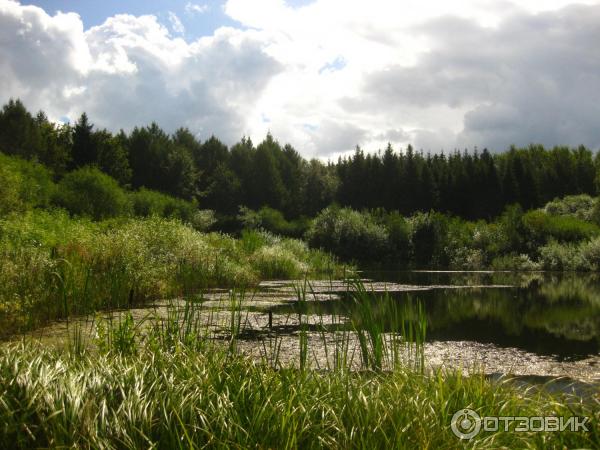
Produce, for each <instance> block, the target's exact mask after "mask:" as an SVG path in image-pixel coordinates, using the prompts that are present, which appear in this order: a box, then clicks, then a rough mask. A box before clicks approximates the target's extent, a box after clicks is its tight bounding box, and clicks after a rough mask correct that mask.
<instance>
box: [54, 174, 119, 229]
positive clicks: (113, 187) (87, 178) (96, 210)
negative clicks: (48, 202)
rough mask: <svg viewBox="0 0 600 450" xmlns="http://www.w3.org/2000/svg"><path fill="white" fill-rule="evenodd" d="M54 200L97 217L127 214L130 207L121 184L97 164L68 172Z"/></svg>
mask: <svg viewBox="0 0 600 450" xmlns="http://www.w3.org/2000/svg"><path fill="white" fill-rule="evenodd" d="M54 201H55V202H56V204H57V205H59V206H62V207H64V208H65V209H67V210H68V211H69V212H71V213H72V214H77V215H83V216H89V217H92V218H93V219H95V220H101V219H106V218H109V217H117V216H123V215H128V214H129V212H130V207H131V205H130V203H129V199H128V198H127V195H126V193H125V192H124V191H123V190H122V189H121V188H120V187H119V184H118V183H117V182H116V181H115V180H114V179H113V178H111V177H109V176H108V175H106V174H104V173H102V172H100V171H99V170H98V169H96V168H94V167H83V168H81V169H77V170H75V171H73V172H70V173H69V174H67V175H66V176H65V177H64V178H63V179H62V180H61V181H60V183H59V184H58V189H57V192H56V195H55V200H54Z"/></svg>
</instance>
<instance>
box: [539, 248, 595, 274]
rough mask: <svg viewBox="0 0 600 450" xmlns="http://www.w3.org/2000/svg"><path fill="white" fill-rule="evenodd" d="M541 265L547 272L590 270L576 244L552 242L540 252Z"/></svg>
mask: <svg viewBox="0 0 600 450" xmlns="http://www.w3.org/2000/svg"><path fill="white" fill-rule="evenodd" d="M539 253H540V265H541V266H542V268H543V269H545V270H588V269H589V266H588V265H587V262H586V260H585V258H583V255H582V253H581V251H580V249H579V246H577V245H575V244H561V243H559V242H556V241H551V242H550V243H548V244H547V245H544V246H543V247H541V248H540V250H539Z"/></svg>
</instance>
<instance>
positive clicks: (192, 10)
mask: <svg viewBox="0 0 600 450" xmlns="http://www.w3.org/2000/svg"><path fill="white" fill-rule="evenodd" d="M206 11H208V5H207V4H202V5H198V4H196V3H192V2H187V3H186V4H185V12H187V13H188V14H204V13H205V12H206Z"/></svg>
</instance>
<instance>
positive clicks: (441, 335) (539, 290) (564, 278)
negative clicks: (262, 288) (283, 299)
mask: <svg viewBox="0 0 600 450" xmlns="http://www.w3.org/2000/svg"><path fill="white" fill-rule="evenodd" d="M362 276H364V277H366V278H369V279H372V280H374V281H386V282H393V283H399V284H409V285H417V286H429V287H432V289H430V290H425V291H415V292H391V293H389V294H388V298H387V299H382V296H381V295H379V296H377V295H376V296H375V297H376V298H374V299H373V308H377V314H378V315H379V316H380V317H381V318H382V320H386V319H387V318H389V317H390V316H391V315H393V314H395V311H397V310H398V308H397V304H398V303H403V302H405V301H408V299H410V301H412V302H414V301H419V302H421V303H422V305H423V309H424V313H425V317H426V320H427V339H426V340H427V341H429V342H433V341H473V342H479V343H491V344H494V345H496V346H498V347H512V348H518V349H522V350H525V351H527V352H530V353H535V354H537V355H544V356H552V357H553V358H554V359H556V360H559V361H577V360H581V359H584V358H587V357H590V356H594V355H598V354H600V276H598V275H582V274H566V275H564V274H548V273H520V274H515V273H465V272H461V273H448V272H446V273H440V272H436V273H430V272H429V273H428V272H369V273H363V274H362ZM483 286H486V287H483ZM490 286H497V287H490ZM502 286H504V287H502ZM294 307H296V308H297V306H282V307H280V309H285V308H294ZM305 307H306V308H309V309H310V311H308V312H309V313H317V314H331V313H336V314H341V315H348V316H353V315H355V314H357V312H356V311H353V309H352V308H353V307H352V302H348V301H345V299H344V298H339V299H334V300H326V301H320V302H311V303H310V305H308V306H305ZM278 312H283V311H281V310H280V311H278Z"/></svg>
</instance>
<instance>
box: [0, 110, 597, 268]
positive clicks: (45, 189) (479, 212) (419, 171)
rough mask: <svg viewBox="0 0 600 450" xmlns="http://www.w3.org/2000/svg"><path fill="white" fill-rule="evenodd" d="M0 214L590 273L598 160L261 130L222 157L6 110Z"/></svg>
mask: <svg viewBox="0 0 600 450" xmlns="http://www.w3.org/2000/svg"><path fill="white" fill-rule="evenodd" d="M0 163H1V164H0V180H2V183H0V213H5V214H6V213H8V212H10V211H19V210H20V211H23V210H27V209H31V208H38V209H39V208H42V209H48V208H50V209H52V208H62V209H66V210H67V211H68V212H70V213H71V214H73V215H75V216H83V217H90V218H92V219H93V220H104V219H110V218H112V217H122V216H136V217H148V216H156V215H157V216H161V217H165V218H176V219H179V220H182V221H183V222H185V223H188V224H192V225H193V226H194V227H195V228H196V229H198V230H200V231H221V232H226V233H231V234H233V235H239V234H240V233H241V232H242V230H248V229H253V230H256V231H261V232H270V233H273V234H275V235H283V236H288V237H294V238H302V239H304V240H305V241H306V242H308V244H309V245H310V246H312V247H315V248H319V249H323V250H326V251H329V252H332V253H334V254H335V255H337V256H338V257H340V258H342V260H345V261H354V262H360V263H362V264H372V263H373V262H375V261H379V262H382V261H383V262H385V264H387V265H391V266H392V267H421V268H422V267H435V268H446V267H451V268H460V269H478V268H484V267H485V268H487V267H494V268H498V269H500V268H505V269H506V268H512V269H540V268H544V269H551V270H595V268H596V267H598V266H599V265H600V252H598V253H599V255H598V256H597V255H596V253H597V250H596V249H597V248H599V249H600V240H596V239H595V238H596V237H598V236H600V227H599V225H600V206H599V205H597V202H596V200H595V196H596V194H597V193H598V189H599V183H598V171H599V169H600V158H599V157H598V155H597V154H596V155H595V154H594V153H593V152H592V151H591V150H590V149H587V148H585V147H583V146H580V147H578V148H568V147H555V148H552V149H545V148H544V147H542V146H540V145H530V146H529V147H526V148H515V147H511V148H510V149H508V150H507V151H505V152H502V153H491V152H490V151H488V150H487V149H484V150H482V151H481V152H480V151H478V150H473V151H466V150H465V151H458V150H457V151H454V152H452V153H449V154H447V155H446V154H444V153H436V154H429V153H428V154H424V153H423V152H422V151H418V152H417V151H415V150H414V149H413V148H412V147H411V146H410V145H409V146H408V147H407V148H406V149H401V150H398V151H397V150H395V149H393V148H392V146H391V145H388V146H387V148H386V149H385V150H384V151H383V152H382V151H378V152H376V153H370V152H365V151H363V150H362V149H360V148H358V147H357V148H356V150H355V152H354V153H353V154H352V155H351V156H348V157H344V158H339V159H338V160H337V161H335V162H332V161H329V162H327V163H323V162H321V161H319V160H317V159H312V160H310V161H308V160H306V159H304V158H303V157H302V156H301V155H300V153H299V152H298V151H297V150H295V149H294V148H293V147H292V146H291V145H290V144H285V145H282V144H280V143H279V142H278V141H277V140H276V139H275V138H274V137H273V136H271V135H270V134H268V135H267V136H266V137H265V139H264V140H263V141H262V142H260V143H259V144H258V145H254V143H253V142H252V141H251V140H250V139H249V138H246V137H243V138H242V139H241V140H240V142H238V143H236V144H234V145H233V146H231V148H228V147H227V146H226V145H225V144H223V143H222V142H221V141H220V140H219V139H218V138H217V137H215V136H211V137H209V138H208V139H206V140H205V141H201V140H199V139H198V138H197V137H196V136H195V135H194V134H193V133H192V132H191V131H190V130H189V129H187V128H180V129H178V130H177V131H176V132H175V133H174V134H172V135H169V134H168V133H166V132H165V131H164V130H162V129H161V128H160V127H159V126H158V125H157V124H156V123H152V124H150V125H149V126H146V127H136V128H134V129H133V130H132V131H131V132H130V133H126V132H124V131H120V132H119V133H117V134H113V133H111V132H109V131H107V130H105V129H98V128H96V127H94V125H93V124H92V122H91V120H90V119H89V118H88V117H87V115H86V114H85V113H84V114H82V115H81V117H80V118H79V119H78V120H77V122H76V123H75V124H74V125H69V124H56V123H53V122H51V121H49V120H48V118H47V117H46V115H45V114H44V112H43V111H40V112H38V113H37V114H36V115H35V116H34V115H32V114H31V113H30V112H29V111H28V110H27V109H26V107H25V106H24V105H23V103H22V102H21V101H19V100H11V101H9V102H8V103H7V104H6V105H4V107H3V108H2V111H1V113H0Z"/></svg>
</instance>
